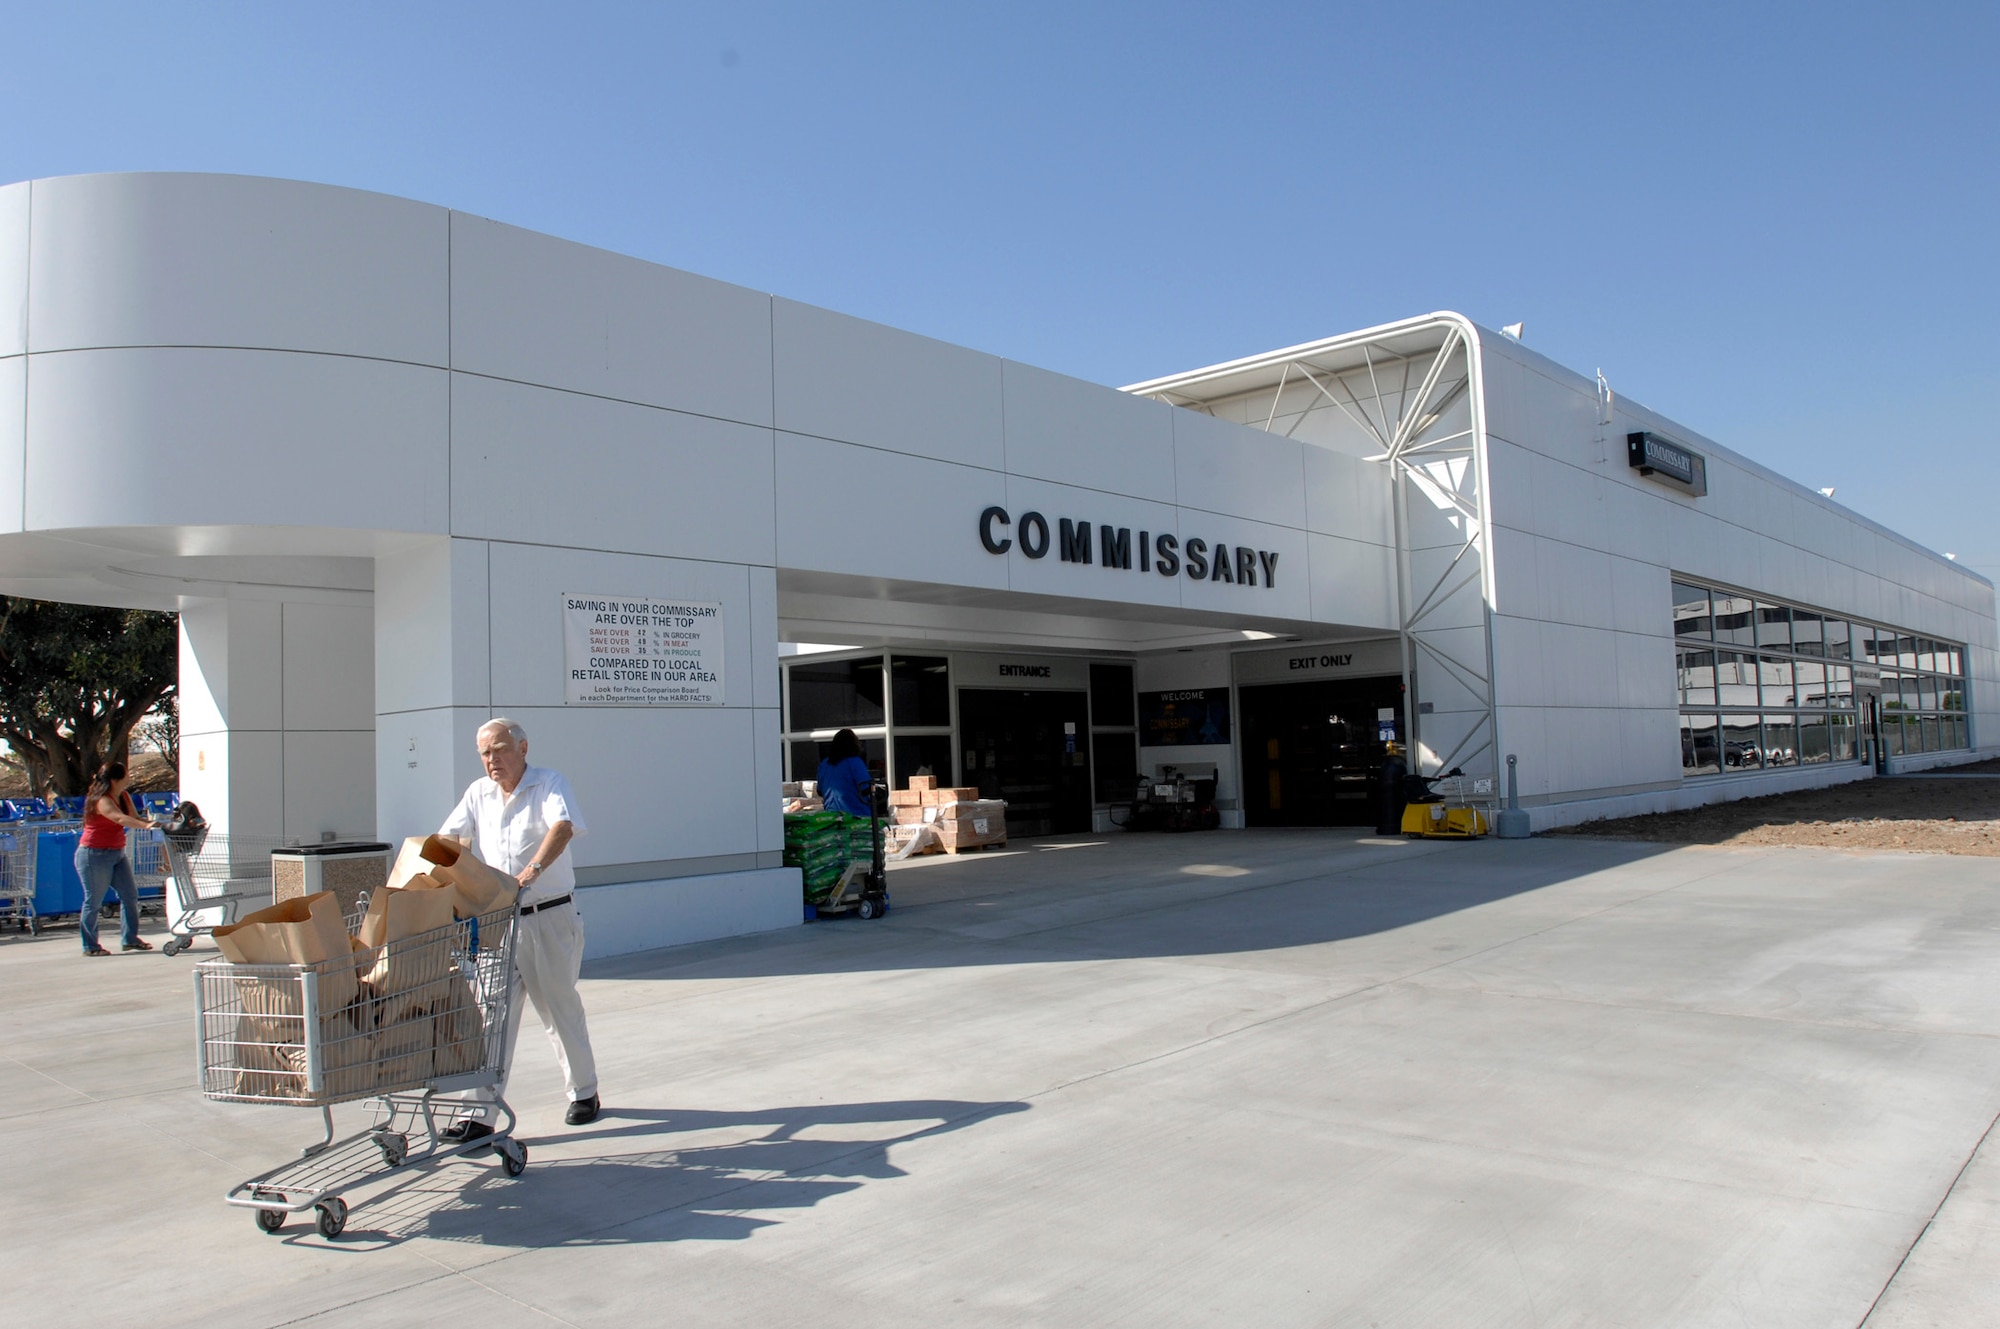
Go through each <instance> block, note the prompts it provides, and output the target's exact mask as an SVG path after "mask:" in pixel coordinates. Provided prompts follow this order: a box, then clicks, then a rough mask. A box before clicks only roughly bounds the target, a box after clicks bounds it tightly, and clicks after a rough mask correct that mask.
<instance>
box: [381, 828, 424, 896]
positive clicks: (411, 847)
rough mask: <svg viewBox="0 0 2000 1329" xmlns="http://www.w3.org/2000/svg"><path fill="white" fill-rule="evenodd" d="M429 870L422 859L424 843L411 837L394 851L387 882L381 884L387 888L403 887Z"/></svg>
mask: <svg viewBox="0 0 2000 1329" xmlns="http://www.w3.org/2000/svg"><path fill="white" fill-rule="evenodd" d="M430 870H431V865H430V864H429V863H428V862H426V861H425V859H424V841H422V840H420V839H418V838H417V837H416V836H414V835H413V836H411V837H410V838H409V839H407V840H405V841H403V847H402V848H401V849H399V850H397V851H396V861H395V862H394V863H392V864H390V865H389V880H387V881H386V882H384V883H383V885H384V886H389V887H403V886H407V885H409V884H410V881H411V880H412V879H413V878H416V877H421V876H423V875H424V874H426V873H428V872H429V871H430Z"/></svg>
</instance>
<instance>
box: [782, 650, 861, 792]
mask: <svg viewBox="0 0 2000 1329" xmlns="http://www.w3.org/2000/svg"><path fill="white" fill-rule="evenodd" d="M882 720H883V714H882V657H881V656H879V655H871V656H868V657H867V658H865V659H861V660H828V661H824V662H822V663H819V664H800V665H793V666H792V689H791V714H790V715H788V716H786V717H785V728H786V729H788V730H790V731H791V732H793V733H797V732H799V731H800V730H805V729H853V728H857V727H860V726H863V725H879V724H881V723H882ZM799 778H800V779H802V780H810V779H811V778H812V777H811V776H809V775H802V776H800V777H799Z"/></svg>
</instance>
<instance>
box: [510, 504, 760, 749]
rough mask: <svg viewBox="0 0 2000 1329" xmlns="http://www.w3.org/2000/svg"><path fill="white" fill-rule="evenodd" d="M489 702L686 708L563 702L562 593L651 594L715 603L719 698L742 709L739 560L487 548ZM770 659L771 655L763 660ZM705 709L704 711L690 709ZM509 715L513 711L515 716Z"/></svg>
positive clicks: (744, 580)
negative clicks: (719, 637) (720, 681)
mask: <svg viewBox="0 0 2000 1329" xmlns="http://www.w3.org/2000/svg"><path fill="white" fill-rule="evenodd" d="M491 557H492V562H491V567H492V625H493V626H492V632H493V706H494V708H495V709H496V710H499V711H505V712H509V713H512V712H513V711H518V710H521V709H525V708H528V707H537V706H552V707H557V708H559V710H560V713H561V714H564V715H571V716H575V715H582V714H585V713H595V712H597V711H599V710H603V711H606V712H607V713H609V712H611V711H616V712H617V713H619V714H625V715H637V714H652V713H654V712H658V711H674V712H679V711H682V710H687V709H691V708H687V707H591V706H570V707H567V708H564V704H563V697H564V695H565V689H564V678H565V671H566V669H567V665H566V664H565V656H564V649H563V613H562V597H563V596H564V595H606V596H627V597H632V598H635V599H636V598H637V597H640V596H654V597H658V598H662V599H688V600H703V601H712V602H715V603H719V604H720V605H721V606H722V625H723V651H722V657H723V659H722V670H723V673H722V677H723V704H724V705H725V706H727V707H729V708H731V709H735V708H739V707H742V708H747V707H749V706H750V705H751V704H752V702H753V701H754V700H755V698H756V692H757V687H756V670H757V667H758V666H757V662H756V660H755V659H754V658H753V656H752V652H751V649H750V641H751V634H750V621H751V606H750V581H749V575H748V569H746V568H744V567H743V566H742V565H741V564H732V563H703V562H696V561H693V560H689V559H671V558H648V557H644V556H642V555H638V554H606V553H600V552H597V551H595V550H589V549H550V548H546V547H544V546H541V545H524V544H507V543H503V542H499V541H496V542H494V544H493V547H492V555H491ZM771 663H772V664H773V665H775V657H774V658H773V660H772V661H771ZM692 709H712V708H706V707H701V708H692ZM517 718H518V717H517Z"/></svg>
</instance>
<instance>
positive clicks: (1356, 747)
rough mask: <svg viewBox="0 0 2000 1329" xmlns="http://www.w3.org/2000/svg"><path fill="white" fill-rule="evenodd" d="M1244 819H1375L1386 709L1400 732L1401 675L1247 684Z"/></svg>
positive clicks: (1241, 697)
mask: <svg viewBox="0 0 2000 1329" xmlns="http://www.w3.org/2000/svg"><path fill="white" fill-rule="evenodd" d="M1238 705H1239V706H1240V708H1241V713H1242V719H1243V820H1244V824H1245V825H1248V826H1373V825H1374V824H1375V813H1376V807H1377V803H1378V800H1379V798H1380V790H1381V776H1382V758H1383V755H1384V746H1383V742H1382V739H1381V737H1380V730H1379V728H1378V724H1379V716H1380V714H1381V712H1383V711H1389V712H1391V713H1392V714H1393V715H1394V716H1395V717H1396V720H1395V724H1396V726H1397V729H1396V732H1397V733H1398V734H1400V733H1401V732H1402V714H1403V682H1402V680H1401V679H1399V678H1396V677H1393V676H1391V677H1387V678H1344V679H1339V680H1326V681H1322V682H1314V683H1276V684H1270V685H1268V686H1265V687H1246V688H1243V689H1241V690H1240V692H1239V694H1238Z"/></svg>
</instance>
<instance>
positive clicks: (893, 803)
mask: <svg viewBox="0 0 2000 1329" xmlns="http://www.w3.org/2000/svg"><path fill="white" fill-rule="evenodd" d="M923 805H924V794H923V791H922V790H921V789H891V790H890V791H889V806H890V807H892V808H920V807H922V806H923Z"/></svg>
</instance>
